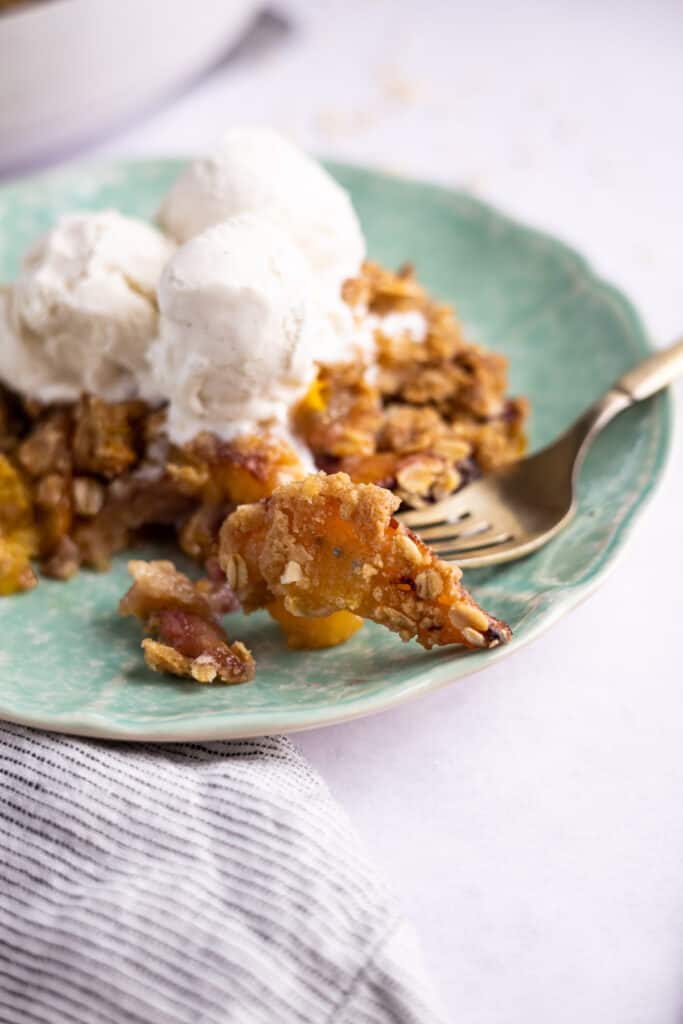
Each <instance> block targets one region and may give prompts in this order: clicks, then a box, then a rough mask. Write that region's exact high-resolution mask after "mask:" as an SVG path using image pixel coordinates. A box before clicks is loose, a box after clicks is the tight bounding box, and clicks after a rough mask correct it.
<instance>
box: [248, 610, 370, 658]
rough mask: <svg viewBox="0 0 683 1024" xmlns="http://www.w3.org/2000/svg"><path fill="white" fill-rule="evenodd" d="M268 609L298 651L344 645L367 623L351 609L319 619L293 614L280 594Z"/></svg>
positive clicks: (321, 616) (290, 644) (319, 617)
mask: <svg viewBox="0 0 683 1024" xmlns="http://www.w3.org/2000/svg"><path fill="white" fill-rule="evenodd" d="M267 608H268V612H269V614H270V615H272V617H273V618H274V619H275V621H276V622H277V623H278V625H279V626H280V628H281V629H282V632H283V633H284V634H285V636H286V637H287V646H288V647H291V648H292V650H295V651H300V650H307V651H312V650H320V649H321V648H323V647H336V646H337V645H338V644H344V643H346V641H347V640H349V639H350V637H352V636H353V634H354V633H357V632H358V630H359V629H360V628H361V626H362V625H363V620H362V619H361V618H360V616H359V615H354V614H353V612H347V611H341V612H332V614H331V615H320V616H318V618H315V619H312V618H307V617H306V616H304V615H292V613H291V612H288V611H287V609H286V608H285V599H284V598H283V597H276V598H275V600H274V601H271V602H270V604H269V605H268V606H267Z"/></svg>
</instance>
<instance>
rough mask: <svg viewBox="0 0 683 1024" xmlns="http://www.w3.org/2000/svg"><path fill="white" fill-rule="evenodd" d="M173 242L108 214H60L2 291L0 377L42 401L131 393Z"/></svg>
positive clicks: (153, 327)
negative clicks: (61, 215) (17, 273)
mask: <svg viewBox="0 0 683 1024" xmlns="http://www.w3.org/2000/svg"><path fill="white" fill-rule="evenodd" d="M174 248H175V246H174V245H173V244H172V243H171V242H170V241H169V240H168V239H166V238H164V236H163V235H162V234H160V232H159V231H157V229H156V228H154V227H152V226H151V225H149V224H145V223H144V222H143V221H138V220H133V219H131V218H130V217H124V216H122V215H121V214H119V213H116V212H114V211H112V210H107V211H103V212H98V213H90V212H83V213H75V214H71V215H69V216H65V217H62V218H61V219H60V220H59V221H58V222H57V224H56V225H55V226H54V227H53V228H52V230H51V231H49V232H48V233H47V234H46V235H44V236H43V237H42V238H40V239H39V240H38V241H37V242H36V243H35V244H34V245H33V246H32V247H31V249H29V251H28V252H27V254H26V256H25V257H24V261H23V265H22V269H21V272H20V274H19V277H18V279H17V281H16V282H15V283H14V284H13V285H12V286H10V287H9V288H8V289H7V290H6V291H5V293H4V301H3V304H2V305H3V307H4V308H3V310H2V314H3V315H2V318H1V323H0V376H1V377H2V378H4V379H5V380H6V382H7V383H8V384H10V385H11V386H12V387H13V388H16V389H17V390H18V391H21V392H23V393H24V394H25V395H28V396H30V397H32V398H37V399H39V400H41V401H45V402H49V401H73V400H75V399H76V398H78V396H79V395H80V394H81V392H83V391H89V392H91V393H92V394H95V395H98V396H99V397H101V398H104V399H106V400H108V401H120V400H123V399H127V398H131V397H133V396H135V395H137V394H138V393H139V391H140V387H141V375H143V374H144V373H146V370H147V362H146V351H147V348H148V346H149V344H150V342H151V340H152V339H153V338H154V336H155V335H156V333H157V322H158V313H157V305H156V289H157V285H158V282H159V277H160V276H161V271H162V269H163V267H164V265H165V263H166V262H167V260H168V259H169V257H170V256H171V254H172V252H173V251H174Z"/></svg>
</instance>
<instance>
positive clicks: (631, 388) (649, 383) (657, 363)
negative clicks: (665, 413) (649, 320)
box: [613, 338, 683, 402]
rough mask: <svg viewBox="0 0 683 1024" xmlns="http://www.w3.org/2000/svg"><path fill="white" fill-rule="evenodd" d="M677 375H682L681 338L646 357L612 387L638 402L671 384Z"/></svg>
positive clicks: (682, 354)
mask: <svg viewBox="0 0 683 1024" xmlns="http://www.w3.org/2000/svg"><path fill="white" fill-rule="evenodd" d="M679 374H683V338H681V339H680V340H679V341H676V342H674V344H673V345H670V346H669V347H668V348H665V349H662V351H661V352H656V353H655V354H654V355H652V356H648V358H647V359H644V360H643V361H642V363H638V365H637V366H634V367H633V369H632V370H629V371H628V373H625V374H624V376H623V377H620V378H619V380H618V381H616V382H615V383H614V385H613V387H614V388H616V389H617V390H618V391H623V392H624V393H625V394H627V395H628V397H629V398H630V399H631V400H632V401H633V402H640V401H641V399H643V398H649V397H650V395H654V394H655V393H656V392H657V391H661V389H662V388H665V387H666V386H667V385H668V384H671V383H672V382H673V381H674V380H675V379H676V377H678V376H679Z"/></svg>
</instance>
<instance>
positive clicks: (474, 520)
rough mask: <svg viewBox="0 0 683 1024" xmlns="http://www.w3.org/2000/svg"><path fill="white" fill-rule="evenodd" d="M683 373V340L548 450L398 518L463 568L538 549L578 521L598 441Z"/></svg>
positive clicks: (641, 367)
mask: <svg viewBox="0 0 683 1024" xmlns="http://www.w3.org/2000/svg"><path fill="white" fill-rule="evenodd" d="M681 373H683V339H681V340H680V341H677V342H676V343H675V344H674V345H671V346H670V348H667V349H663V350H662V351H660V352H657V353H656V354H655V355H652V356H650V357H649V358H648V359H645V360H644V361H643V362H642V363H639V364H638V365H637V366H635V367H634V368H633V369H632V370H629V372H628V373H625V374H624V376H623V377H620V378H619V380H618V381H616V383H615V384H613V385H612V387H611V388H610V389H609V391H607V392H606V393H605V394H604V395H603V396H602V397H601V398H599V399H598V400H597V401H596V402H595V403H594V404H593V405H592V406H591V407H590V408H589V409H587V410H586V412H585V413H584V414H583V415H582V416H580V417H579V419H578V420H576V422H575V423H573V424H572V426H571V427H570V428H569V429H568V430H567V431H566V432H565V433H564V434H562V435H561V436H560V437H559V438H558V439H557V440H556V441H554V442H553V443H552V444H551V445H548V447H547V448H543V449H542V450H541V451H540V452H537V453H536V454H535V455H531V456H529V457H528V458H526V459H522V460H521V461H520V462H516V463H514V464H513V465H511V466H508V467H506V468H504V469H502V470H498V472H496V473H491V474H489V475H488V476H485V477H483V479H481V480H478V481H476V482H475V483H472V484H470V485H469V486H468V487H466V488H464V490H462V491H460V492H458V493H457V494H454V495H452V496H451V497H450V498H445V499H444V500H443V501H439V502H436V503H435V504H434V505H428V506H426V507H424V508H419V509H412V510H411V511H409V512H401V513H399V515H398V518H399V519H400V520H401V522H402V523H404V524H405V525H406V526H409V527H410V528H411V529H412V530H414V531H415V532H416V533H417V534H418V535H419V536H420V537H421V538H422V540H423V541H424V542H425V543H426V544H429V545H430V547H431V548H433V550H434V551H435V552H437V554H438V555H440V557H442V558H445V559H446V560H450V559H452V560H454V561H457V562H458V564H459V565H462V566H471V567H477V566H485V565H496V564H498V563H500V562H510V561H512V560H513V559H515V558H522V556H523V555H528V554H530V553H531V552H532V551H536V549H537V548H540V547H542V546H543V545H544V544H547V543H548V541H549V540H551V539H552V538H553V537H554V536H555V535H556V534H558V533H559V532H560V530H562V529H564V527H565V526H567V524H568V523H569V521H570V520H571V518H572V516H573V515H574V512H575V511H576V494H575V488H576V481H577V478H578V475H579V469H580V468H581V463H582V462H583V459H584V457H585V455H586V452H587V451H588V448H589V447H590V445H591V443H592V442H593V440H594V439H595V437H597V435H598V434H599V433H600V431H601V430H603V428H604V427H606V426H607V424H608V423H610V422H611V420H613V419H614V417H615V416H618V415H619V413H620V412H623V410H624V409H627V408H628V407H629V406H631V405H633V404H634V403H635V402H640V401H642V400H643V399H644V398H649V397H650V396H651V395H654V394H655V393H656V392H657V391H660V390H661V389H662V388H664V387H666V386H667V385H668V384H671V382H672V381H673V380H674V379H675V378H676V377H677V376H678V375H679V374H681Z"/></svg>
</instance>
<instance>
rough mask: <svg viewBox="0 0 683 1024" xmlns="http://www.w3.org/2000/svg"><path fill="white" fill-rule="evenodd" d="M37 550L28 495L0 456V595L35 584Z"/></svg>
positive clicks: (15, 470)
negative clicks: (35, 556)
mask: <svg viewBox="0 0 683 1024" xmlns="http://www.w3.org/2000/svg"><path fill="white" fill-rule="evenodd" d="M37 552H38V532H37V529H36V525H35V521H34V517H33V508H32V505H31V494H30V491H29V488H28V486H27V484H26V483H25V482H24V479H23V477H22V475H21V473H20V472H19V470H18V469H16V467H15V466H13V465H12V463H11V462H10V460H9V459H8V458H7V456H6V455H0V594H2V595H4V594H14V593H15V592H16V591H20V590H30V589H31V587H34V586H35V585H36V582H37V580H36V576H35V573H34V572H33V569H32V568H31V558H32V557H33V556H34V555H36V554H37Z"/></svg>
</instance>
